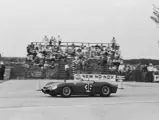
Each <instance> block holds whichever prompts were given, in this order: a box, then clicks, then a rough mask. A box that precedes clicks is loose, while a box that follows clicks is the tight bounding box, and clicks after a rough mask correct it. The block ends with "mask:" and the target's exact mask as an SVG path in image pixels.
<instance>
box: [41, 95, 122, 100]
mask: <svg viewBox="0 0 159 120" xmlns="http://www.w3.org/2000/svg"><path fill="white" fill-rule="evenodd" d="M44 97H47V98H65V97H62V96H49V95H48V96H44ZM116 97H123V96H118V95H111V96H109V97H101V96H100V95H96V96H88V95H80V96H79V95H78V96H77V95H76V96H70V97H66V98H90V99H91V98H116Z"/></svg>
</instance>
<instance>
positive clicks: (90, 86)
mask: <svg viewBox="0 0 159 120" xmlns="http://www.w3.org/2000/svg"><path fill="white" fill-rule="evenodd" d="M92 87H93V85H92V84H86V85H85V90H86V92H91V90H92Z"/></svg>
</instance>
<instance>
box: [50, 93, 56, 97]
mask: <svg viewBox="0 0 159 120" xmlns="http://www.w3.org/2000/svg"><path fill="white" fill-rule="evenodd" d="M49 95H50V96H52V97H55V96H57V95H56V94H49Z"/></svg>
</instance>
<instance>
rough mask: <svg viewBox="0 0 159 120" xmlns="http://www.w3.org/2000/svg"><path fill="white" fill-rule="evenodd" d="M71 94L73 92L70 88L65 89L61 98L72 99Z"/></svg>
mask: <svg viewBox="0 0 159 120" xmlns="http://www.w3.org/2000/svg"><path fill="white" fill-rule="evenodd" d="M71 93H72V90H71V88H70V87H68V86H66V87H63V88H62V90H61V96H62V97H70V96H71Z"/></svg>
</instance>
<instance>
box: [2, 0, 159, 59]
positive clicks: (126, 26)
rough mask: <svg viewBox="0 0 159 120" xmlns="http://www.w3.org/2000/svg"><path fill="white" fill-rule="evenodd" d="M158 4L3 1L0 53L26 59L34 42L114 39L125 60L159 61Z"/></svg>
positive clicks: (147, 0)
mask: <svg viewBox="0 0 159 120" xmlns="http://www.w3.org/2000/svg"><path fill="white" fill-rule="evenodd" d="M152 4H155V5H157V6H158V7H159V1H158V0H110V1H108V0H0V53H2V56H9V57H25V56H26V54H27V52H26V46H27V45H28V44H29V43H30V42H36V41H42V39H43V37H44V36H45V35H47V36H48V37H49V38H50V37H51V36H55V37H57V35H58V34H59V33H60V35H61V37H62V41H65V42H66V41H69V42H73V41H74V42H100V43H102V42H105V43H108V42H110V41H111V39H112V37H115V38H116V41H117V42H118V43H119V45H120V47H121V54H122V57H123V58H124V59H132V58H151V59H159V44H158V41H159V26H157V25H156V24H155V23H154V22H153V21H152V20H151V19H150V16H151V15H153V13H152V12H153V6H152Z"/></svg>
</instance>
